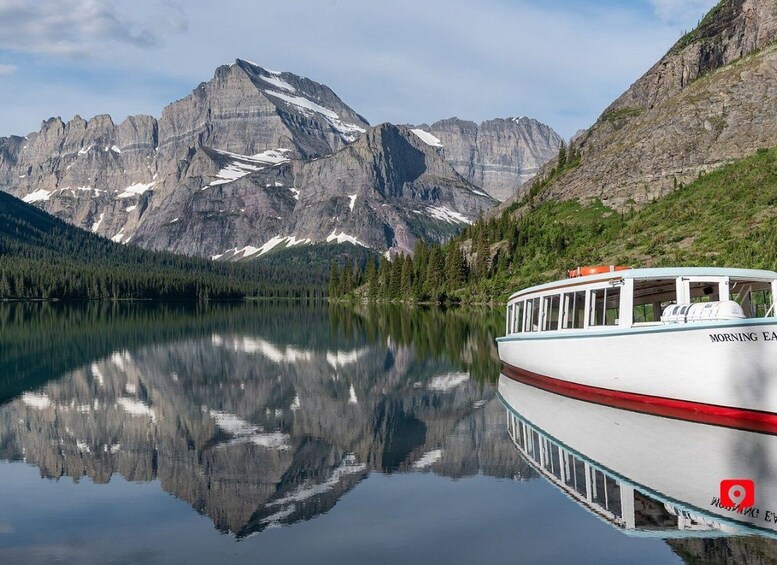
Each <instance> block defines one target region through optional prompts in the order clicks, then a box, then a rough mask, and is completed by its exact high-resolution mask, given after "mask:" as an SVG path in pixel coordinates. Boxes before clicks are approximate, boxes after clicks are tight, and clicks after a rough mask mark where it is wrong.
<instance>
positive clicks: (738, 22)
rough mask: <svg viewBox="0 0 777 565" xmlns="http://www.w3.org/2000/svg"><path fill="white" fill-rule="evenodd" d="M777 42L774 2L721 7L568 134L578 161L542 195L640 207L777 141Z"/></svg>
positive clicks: (730, 1)
mask: <svg viewBox="0 0 777 565" xmlns="http://www.w3.org/2000/svg"><path fill="white" fill-rule="evenodd" d="M776 40H777V3H775V2H774V0H724V1H722V2H720V3H719V4H718V5H716V6H715V7H714V8H713V9H712V10H711V11H710V12H709V13H708V14H707V15H706V16H705V17H704V18H703V20H702V21H701V22H700V24H699V26H698V27H697V28H696V29H694V30H693V31H691V32H690V33H688V34H686V35H685V36H684V37H683V38H681V39H680V40H679V41H678V42H677V43H676V44H675V45H674V46H673V47H672V48H671V49H669V51H668V52H667V54H666V55H664V56H663V57H662V58H661V59H660V60H659V61H658V62H657V63H656V64H655V65H653V67H652V68H651V69H650V70H648V71H647V72H646V73H645V74H644V75H643V76H642V77H640V78H639V79H638V80H637V81H636V82H635V83H634V84H633V85H632V86H631V87H630V88H629V89H628V90H627V91H626V92H624V93H623V94H622V95H621V96H620V97H619V98H618V99H617V100H615V101H614V102H613V103H612V104H611V105H610V106H609V107H608V108H607V109H606V110H605V111H604V113H603V114H602V115H601V116H600V117H599V119H598V120H597V122H596V123H595V124H594V125H593V126H591V127H590V128H589V129H588V130H586V131H585V132H583V133H582V134H576V135H575V138H574V141H575V145H576V150H577V151H579V153H580V155H581V159H580V160H579V165H577V166H575V167H573V168H571V169H569V170H566V171H564V172H563V174H561V175H556V178H555V179H554V180H553V182H551V183H549V185H548V186H547V188H546V189H544V191H543V192H542V194H541V195H540V199H570V198H575V199H589V198H597V199H599V200H601V201H602V202H603V203H605V204H607V205H609V206H614V207H616V208H621V209H626V208H629V207H633V206H637V207H638V206H641V205H643V204H645V203H647V202H650V201H651V200H653V199H655V198H657V197H660V196H663V195H665V194H667V193H668V192H671V191H672V190H674V189H676V188H677V187H679V186H682V185H683V184H686V183H688V182H690V181H692V180H694V179H696V178H698V176H699V175H702V174H704V173H706V172H709V171H712V170H715V169H716V168H718V167H720V166H722V165H724V164H727V163H730V162H731V161H733V160H736V159H741V158H743V157H746V156H748V155H750V154H752V153H755V152H756V151H757V150H758V149H760V148H763V147H773V146H775V145H777V122H775V119H774V103H773V101H774V100H775V92H777V73H775V72H774V70H775V68H777V41H776ZM555 164H556V163H555V162H553V163H551V164H549V165H548V168H547V169H546V170H544V171H543V172H541V173H540V174H541V175H547V174H548V173H549V171H550V169H551V168H552V167H554V166H555ZM523 194H524V193H523V191H522V192H521V193H520V194H518V195H517V196H516V197H515V198H514V199H513V201H514V200H517V199H520V198H522V196H523ZM507 204H509V202H508V203H507Z"/></svg>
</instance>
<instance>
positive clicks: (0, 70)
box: [0, 65, 18, 75]
mask: <svg viewBox="0 0 777 565" xmlns="http://www.w3.org/2000/svg"><path fill="white" fill-rule="evenodd" d="M17 69H18V67H17V66H16V65H0V75H12V74H13V73H15V72H16V70H17Z"/></svg>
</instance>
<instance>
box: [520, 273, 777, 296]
mask: <svg viewBox="0 0 777 565" xmlns="http://www.w3.org/2000/svg"><path fill="white" fill-rule="evenodd" d="M677 277H732V278H744V279H763V280H768V281H772V280H777V272H775V271H766V270H762V269H734V268H729V267H656V268H650V269H626V270H623V271H610V272H606V273H598V274H595V275H586V276H582V277H574V278H567V279H561V280H557V281H553V282H549V283H544V284H539V285H535V286H531V287H529V288H525V289H523V290H519V291H518V292H514V293H513V294H511V295H510V298H509V300H512V299H513V298H515V297H517V296H519V295H524V294H529V293H534V292H540V291H543V290H550V289H553V288H563V287H565V286H573V285H574V286H579V285H580V284H584V283H594V282H598V281H606V280H609V279H673V278H677Z"/></svg>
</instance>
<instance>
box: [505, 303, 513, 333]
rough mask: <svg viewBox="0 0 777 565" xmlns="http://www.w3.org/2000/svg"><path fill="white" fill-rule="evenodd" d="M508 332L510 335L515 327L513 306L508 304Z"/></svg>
mask: <svg viewBox="0 0 777 565" xmlns="http://www.w3.org/2000/svg"><path fill="white" fill-rule="evenodd" d="M506 327H507V330H505V331H506V332H507V333H508V334H509V333H511V331H510V329H511V328H512V327H513V305H512V304H508V305H507V324H506Z"/></svg>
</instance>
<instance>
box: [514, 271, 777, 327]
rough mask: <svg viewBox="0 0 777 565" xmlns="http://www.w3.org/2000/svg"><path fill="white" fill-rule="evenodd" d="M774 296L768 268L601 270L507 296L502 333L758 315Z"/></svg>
mask: <svg viewBox="0 0 777 565" xmlns="http://www.w3.org/2000/svg"><path fill="white" fill-rule="evenodd" d="M575 273H580V269H578V270H576V271H571V272H570V274H571V275H574V274H575ZM776 300H777V273H775V272H773V271H761V270H754V269H728V268H701V267H689V268H656V269H623V268H618V269H617V270H616V268H608V270H607V272H594V273H593V274H587V275H586V274H584V275H582V276H572V277H571V278H569V279H566V280H563V281H556V282H553V283H548V284H543V285H539V286H535V287H531V288H528V289H526V290H523V291H520V292H517V293H515V294H513V295H512V296H511V297H510V300H509V301H508V304H507V327H506V333H507V334H508V335H509V334H516V333H522V332H545V331H562V330H563V331H567V330H568V331H574V330H582V329H597V328H613V327H620V328H633V327H639V326H661V325H667V324H678V323H693V322H717V321H724V320H737V319H744V318H764V317H772V316H774V315H775V301H776Z"/></svg>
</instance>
